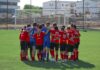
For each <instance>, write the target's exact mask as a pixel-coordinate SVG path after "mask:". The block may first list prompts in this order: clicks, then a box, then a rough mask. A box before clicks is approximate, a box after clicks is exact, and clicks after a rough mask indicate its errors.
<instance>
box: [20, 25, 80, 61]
mask: <svg viewBox="0 0 100 70" xmlns="http://www.w3.org/2000/svg"><path fill="white" fill-rule="evenodd" d="M19 39H20V45H21V52H20V59H21V60H22V61H23V60H28V59H29V58H28V48H29V49H30V57H31V60H32V61H35V60H36V57H35V55H36V51H37V58H38V61H49V60H50V59H51V60H52V61H58V57H59V54H58V53H59V50H60V58H61V61H62V62H65V61H67V60H73V61H76V60H78V54H79V51H78V48H79V44H80V32H79V30H78V29H77V27H76V25H73V24H71V25H68V26H67V28H66V26H61V27H60V28H58V26H57V24H56V23H54V24H50V23H46V24H41V25H40V24H37V23H33V26H31V25H27V26H24V27H23V28H22V29H21V32H20V36H19ZM49 55H51V58H50V56H49Z"/></svg>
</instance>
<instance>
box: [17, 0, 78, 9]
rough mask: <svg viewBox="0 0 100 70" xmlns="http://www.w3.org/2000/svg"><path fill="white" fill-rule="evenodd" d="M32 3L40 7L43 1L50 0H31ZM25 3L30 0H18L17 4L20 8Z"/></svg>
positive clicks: (28, 2)
mask: <svg viewBox="0 0 100 70" xmlns="http://www.w3.org/2000/svg"><path fill="white" fill-rule="evenodd" d="M31 1H32V2H31V3H32V5H34V6H40V7H42V5H43V2H46V1H50V0H31ZM63 1H77V0H63ZM25 4H30V0H20V2H19V6H20V8H21V9H22V8H23V7H24V5H25Z"/></svg>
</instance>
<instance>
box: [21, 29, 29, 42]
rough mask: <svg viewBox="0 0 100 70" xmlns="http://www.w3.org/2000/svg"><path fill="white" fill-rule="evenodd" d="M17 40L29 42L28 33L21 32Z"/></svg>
mask: <svg viewBox="0 0 100 70" xmlns="http://www.w3.org/2000/svg"><path fill="white" fill-rule="evenodd" d="M19 39H20V41H26V42H29V40H30V38H29V33H28V32H27V31H22V32H21V33H20V36H19Z"/></svg>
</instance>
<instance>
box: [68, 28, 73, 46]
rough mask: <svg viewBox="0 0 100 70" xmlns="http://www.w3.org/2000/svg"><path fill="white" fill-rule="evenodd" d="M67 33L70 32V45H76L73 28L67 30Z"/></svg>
mask: <svg viewBox="0 0 100 70" xmlns="http://www.w3.org/2000/svg"><path fill="white" fill-rule="evenodd" d="M67 33H68V44H70V45H74V44H75V41H74V38H75V37H74V31H73V30H71V29H70V30H67Z"/></svg>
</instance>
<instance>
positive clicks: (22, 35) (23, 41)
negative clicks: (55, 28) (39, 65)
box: [19, 26, 29, 60]
mask: <svg viewBox="0 0 100 70" xmlns="http://www.w3.org/2000/svg"><path fill="white" fill-rule="evenodd" d="M28 37H29V35H28V32H27V31H26V26H25V27H24V28H23V29H22V30H21V33H20V36H19V39H20V46H21V53H20V59H21V60H27V55H26V51H27V38H28Z"/></svg>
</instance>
